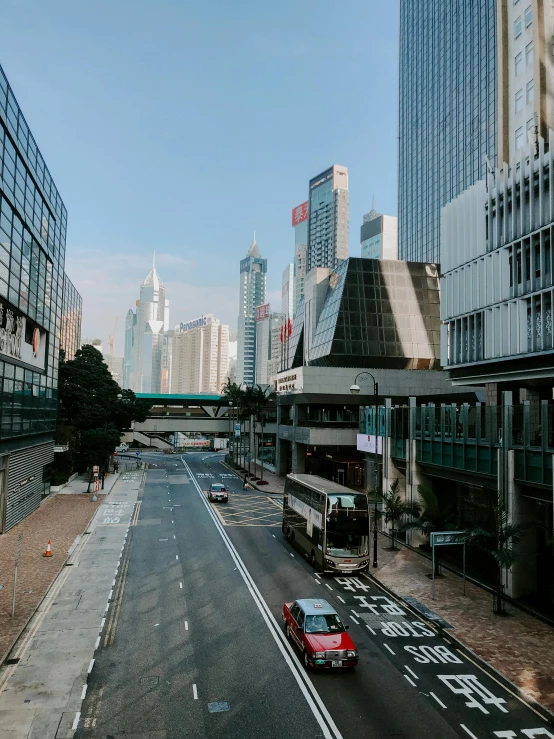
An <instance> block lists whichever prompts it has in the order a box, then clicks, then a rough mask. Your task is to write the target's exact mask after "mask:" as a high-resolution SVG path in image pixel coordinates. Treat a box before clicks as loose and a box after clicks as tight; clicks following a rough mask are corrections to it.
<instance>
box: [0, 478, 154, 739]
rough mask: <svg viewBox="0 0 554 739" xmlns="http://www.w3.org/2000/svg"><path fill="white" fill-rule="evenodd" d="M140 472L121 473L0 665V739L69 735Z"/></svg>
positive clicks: (67, 499)
mask: <svg viewBox="0 0 554 739" xmlns="http://www.w3.org/2000/svg"><path fill="white" fill-rule="evenodd" d="M142 476H143V475H142V472H135V473H130V474H123V475H121V476H120V479H119V480H118V483H117V485H116V486H115V488H114V489H113V490H112V492H111V494H110V496H108V497H107V498H106V499H105V501H104V502H103V503H102V504H101V505H100V506H99V508H98V510H97V512H96V515H95V517H94V520H93V521H92V523H91V524H90V526H89V527H88V529H87V531H86V532H85V534H84V535H83V537H82V539H81V540H80V542H79V544H78V546H77V547H76V549H75V551H74V552H73V553H72V555H71V557H70V560H69V562H70V565H71V566H68V567H65V568H63V571H62V573H61V574H60V576H59V577H58V578H57V579H56V582H55V583H54V585H53V586H52V587H51V589H50V590H49V592H48V594H47V596H46V597H45V599H44V601H43V602H42V604H41V606H40V608H39V610H38V611H37V613H36V615H35V616H34V617H33V619H32V620H31V621H30V623H29V625H28V627H27V629H26V630H25V631H24V633H23V635H22V637H21V639H20V640H19V641H18V642H17V644H16V646H15V648H14V649H13V650H12V652H11V655H10V656H11V658H14V659H15V660H17V662H16V664H13V665H12V664H8V665H6V666H4V667H3V668H2V670H0V739H70V738H71V737H73V734H74V728H75V726H76V722H77V719H78V713H79V711H80V705H81V701H82V697H83V695H84V693H85V692H86V684H87V677H88V672H89V669H90V666H91V660H92V659H93V656H94V652H95V649H96V648H97V646H98V642H99V633H100V631H101V630H102V628H103V626H104V624H105V618H106V613H107V611H108V608H109V601H110V599H111V597H112V592H111V591H112V588H113V583H114V575H115V573H116V572H117V569H118V566H119V559H120V557H121V552H122V548H123V545H124V542H125V538H126V536H127V530H128V527H129V522H130V520H131V517H132V515H133V513H134V510H135V503H136V499H137V495H138V491H139V485H140V483H141V480H142ZM80 497H81V496H56V497H55V498H54V499H53V500H52V504H51V505H53V506H54V507H55V508H57V507H59V506H60V505H64V506H67V505H70V504H71V503H72V502H79V499H80ZM89 505H91V504H90V503H89ZM89 510H90V509H89ZM81 530H82V529H81ZM53 541H54V539H53Z"/></svg>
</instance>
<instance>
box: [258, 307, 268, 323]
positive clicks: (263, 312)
mask: <svg viewBox="0 0 554 739" xmlns="http://www.w3.org/2000/svg"><path fill="white" fill-rule="evenodd" d="M264 318H269V303H265V304H264V305H258V306H257V308H256V321H263V320H264Z"/></svg>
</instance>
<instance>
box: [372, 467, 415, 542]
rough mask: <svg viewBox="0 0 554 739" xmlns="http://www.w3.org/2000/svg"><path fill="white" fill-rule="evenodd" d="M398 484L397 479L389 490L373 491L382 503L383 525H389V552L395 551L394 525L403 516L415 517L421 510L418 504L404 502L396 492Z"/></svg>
mask: <svg viewBox="0 0 554 739" xmlns="http://www.w3.org/2000/svg"><path fill="white" fill-rule="evenodd" d="M399 486H400V483H399V481H398V478H397V479H396V480H394V482H393V483H392V484H391V486H390V488H389V490H386V491H384V492H380V491H378V490H375V491H373V492H374V494H375V495H377V496H378V497H379V498H381V500H382V501H383V513H382V514H381V515H384V517H385V523H386V524H387V525H388V524H389V523H390V524H391V547H390V549H391V550H393V551H394V550H396V547H395V534H396V529H395V525H396V523H397V522H398V521H401V520H402V519H403V518H404V516H417V515H418V514H419V512H420V510H421V506H420V505H419V503H409V502H406V501H405V500H404V498H403V496H402V494H401V493H400V492H399V491H398V488H399Z"/></svg>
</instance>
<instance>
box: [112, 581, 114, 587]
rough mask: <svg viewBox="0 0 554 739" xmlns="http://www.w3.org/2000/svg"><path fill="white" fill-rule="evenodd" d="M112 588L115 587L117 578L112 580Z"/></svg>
mask: <svg viewBox="0 0 554 739" xmlns="http://www.w3.org/2000/svg"><path fill="white" fill-rule="evenodd" d="M112 588H115V580H114V581H113V582H112Z"/></svg>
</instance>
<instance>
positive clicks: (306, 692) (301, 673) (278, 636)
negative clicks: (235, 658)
mask: <svg viewBox="0 0 554 739" xmlns="http://www.w3.org/2000/svg"><path fill="white" fill-rule="evenodd" d="M181 462H182V464H183V467H185V469H186V470H187V473H188V475H189V477H190V478H191V480H192V481H193V483H194V486H195V488H196V491H197V493H198V495H199V496H200V499H201V500H202V502H203V504H204V506H205V508H206V510H207V512H208V514H209V515H210V516H211V518H212V521H213V523H214V525H215V527H216V529H217V530H218V532H219V535H220V536H221V538H222V539H223V541H224V543H225V546H226V547H227V549H228V551H229V553H230V555H231V557H232V559H233V561H234V562H235V564H236V565H237V569H238V570H239V571H240V574H241V576H242V579H243V580H244V582H245V584H246V587H247V589H248V591H249V593H250V595H251V596H252V599H253V600H254V602H255V604H256V606H257V608H258V610H259V611H260V613H261V615H262V618H263V620H264V621H265V623H266V626H267V627H268V630H269V633H270V634H271V636H272V637H273V640H274V641H275V643H276V644H277V647H278V649H279V651H280V652H281V654H282V656H283V659H284V660H285V662H286V664H287V667H288V668H289V669H290V671H291V673H292V675H293V677H294V679H295V680H296V683H297V685H298V687H299V688H300V690H301V691H302V694H303V696H304V698H305V699H306V702H307V704H308V706H309V707H310V710H311V711H312V713H313V715H314V716H315V719H316V721H317V723H318V724H319V726H320V727H321V730H322V733H323V736H324V738H325V739H342V734H341V733H340V731H339V730H338V728H337V726H336V724H335V722H334V721H333V719H332V718H331V716H330V714H329V711H328V710H327V708H326V706H325V704H324V703H323V701H322V700H321V697H320V695H319V693H318V692H317V690H316V689H315V686H314V684H313V682H312V681H311V679H310V677H309V675H307V674H306V672H305V670H304V669H303V668H302V666H301V664H300V661H299V660H298V657H297V656H296V652H295V651H294V649H293V647H292V645H291V644H289V642H288V640H287V638H286V637H285V635H284V633H283V630H282V629H281V628H280V627H279V625H278V623H277V621H276V620H275V616H273V614H272V613H271V611H270V610H269V606H268V605H267V603H266V602H265V600H264V599H263V597H262V595H261V593H260V591H259V590H258V588H257V586H256V583H255V582H254V580H253V579H252V576H251V574H250V572H249V571H248V569H247V568H246V566H245V564H244V562H243V561H242V559H241V558H240V555H239V553H238V552H237V550H236V549H235V547H234V546H233V543H232V542H231V539H230V538H229V536H228V535H227V532H226V531H225V528H224V526H223V525H222V524H221V522H220V521H219V519H218V518H217V516H216V514H215V513H214V512H213V511H212V507H211V506H210V504H209V503H208V501H207V500H206V499H205V497H204V495H203V494H202V489H201V487H200V485H199V484H198V481H197V480H196V478H195V477H194V475H193V474H192V471H191V469H190V467H189V466H188V464H187V463H186V462H185V460H184V459H183V458H181Z"/></svg>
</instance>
